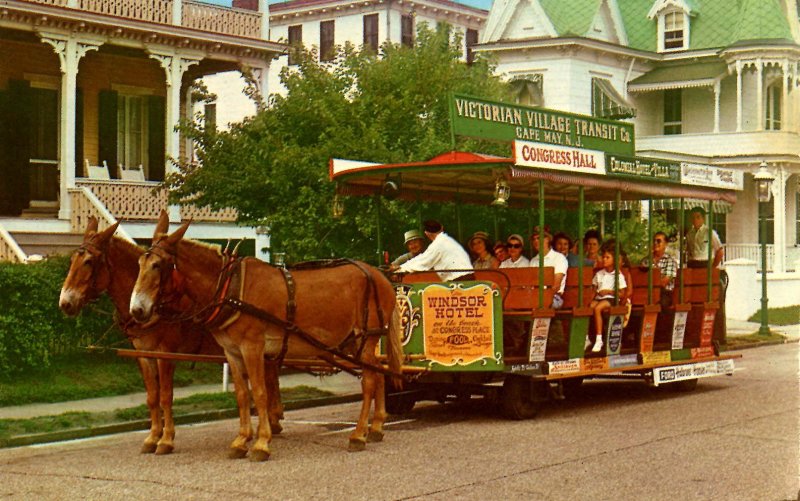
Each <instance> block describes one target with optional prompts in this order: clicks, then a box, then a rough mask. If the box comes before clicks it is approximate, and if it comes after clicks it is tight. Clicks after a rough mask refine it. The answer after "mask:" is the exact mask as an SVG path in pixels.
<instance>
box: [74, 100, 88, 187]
mask: <svg viewBox="0 0 800 501" xmlns="http://www.w3.org/2000/svg"><path fill="white" fill-rule="evenodd" d="M84 163H85V162H84V161H83V89H81V88H78V89H76V92H75V176H80V175H81V173H82V172H83V170H84V169H85V168H86V166H85V165H84ZM83 175H84V176H86V175H88V173H87V172H83Z"/></svg>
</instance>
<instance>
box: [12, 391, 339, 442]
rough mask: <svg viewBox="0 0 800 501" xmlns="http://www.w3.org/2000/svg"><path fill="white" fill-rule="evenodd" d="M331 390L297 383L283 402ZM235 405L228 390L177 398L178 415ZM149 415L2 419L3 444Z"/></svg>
mask: <svg viewBox="0 0 800 501" xmlns="http://www.w3.org/2000/svg"><path fill="white" fill-rule="evenodd" d="M331 395H332V393H330V392H328V391H324V390H319V389H317V388H312V387H310V386H296V387H293V388H286V389H281V399H282V400H283V401H284V402H289V401H295V400H308V399H312V398H321V397H327V396H331ZM235 408H236V396H235V395H234V393H233V392H228V393H200V394H197V395H192V396H190V397H186V398H178V399H175V402H174V404H173V412H174V415H175V417H176V418H177V417H179V416H185V415H187V414H192V413H196V412H202V411H212V410H227V409H235ZM149 418H150V416H149V414H148V411H147V407H146V406H145V405H139V406H137V407H131V408H128V409H118V410H116V411H110V412H97V413H90V412H67V413H64V414H60V415H58V416H42V417H37V418H32V419H0V446H2V443H3V441H4V440H7V439H9V438H10V437H16V436H20V435H29V434H33V433H37V434H38V433H52V432H59V431H64V430H73V429H78V428H93V427H98V426H103V425H109V424H115V423H123V422H130V421H141V420H147V419H149Z"/></svg>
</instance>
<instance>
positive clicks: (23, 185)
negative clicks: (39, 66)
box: [3, 80, 32, 215]
mask: <svg viewBox="0 0 800 501" xmlns="http://www.w3.org/2000/svg"><path fill="white" fill-rule="evenodd" d="M7 96H8V100H7V104H8V106H7V112H8V114H7V115H6V117H7V118H6V120H4V121H5V122H6V123H7V124H9V127H8V129H7V132H8V134H7V138H6V139H7V141H8V144H9V146H11V147H10V148H9V150H8V152H9V153H10V154H9V155H8V156H9V158H8V159H7V162H8V163H7V168H8V170H7V174H8V176H6V177H5V180H4V181H5V182H4V183H3V184H5V186H6V189H7V190H8V195H9V201H8V202H9V208H10V209H11V213H12V214H15V215H16V214H19V213H20V212H22V210H23V209H27V208H28V200H29V197H30V194H29V191H30V184H29V177H30V168H29V165H30V158H31V144H30V137H31V135H30V132H31V131H30V128H31V121H30V113H31V107H32V101H31V84H30V82H28V81H27V80H9V81H8V94H7Z"/></svg>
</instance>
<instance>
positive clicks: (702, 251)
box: [686, 207, 725, 268]
mask: <svg viewBox="0 0 800 501" xmlns="http://www.w3.org/2000/svg"><path fill="white" fill-rule="evenodd" d="M689 217H690V220H691V223H692V227H691V228H689V232H688V233H687V234H686V261H687V266H688V267H689V268H705V267H706V266H707V265H708V246H709V240H711V258H712V259H713V260H714V261H713V267H714V268H717V267H718V266H719V265H720V263H722V258H723V256H724V255H725V249H723V247H722V242H721V241H720V239H719V235H717V232H716V231H714V230H711V229H710V228H709V227H708V226H707V225H706V211H705V209H703V208H702V207H695V208H693V209H692V210H691V212H690V216H689ZM709 237H710V239H709Z"/></svg>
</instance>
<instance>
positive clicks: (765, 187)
mask: <svg viewBox="0 0 800 501" xmlns="http://www.w3.org/2000/svg"><path fill="white" fill-rule="evenodd" d="M753 179H754V180H755V182H756V198H758V204H759V211H758V213H759V216H758V217H759V219H760V220H761V225H760V226H761V229H760V231H759V238H758V240H759V243H761V327H759V329H758V333H759V335H761V336H769V313H768V311H767V303H768V301H769V300H768V299H767V218H766V217H765V216H766V204H767V203H768V202H769V199H770V196H771V194H772V191H771V187H772V182H773V181H774V180H775V176H773V175H772V174H770V172H769V170H767V162H764V161H762V162H761V165H759V166H758V172H756V173H755V175H754V176H753Z"/></svg>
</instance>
